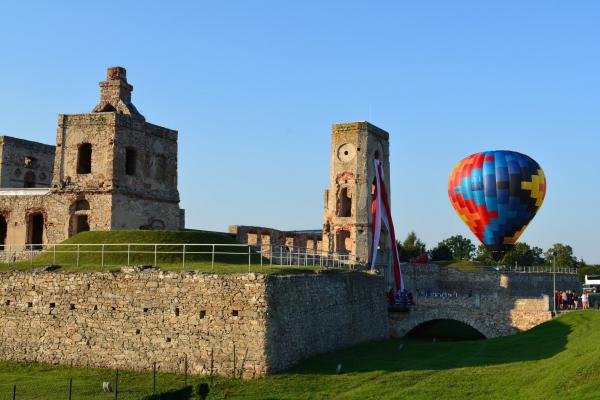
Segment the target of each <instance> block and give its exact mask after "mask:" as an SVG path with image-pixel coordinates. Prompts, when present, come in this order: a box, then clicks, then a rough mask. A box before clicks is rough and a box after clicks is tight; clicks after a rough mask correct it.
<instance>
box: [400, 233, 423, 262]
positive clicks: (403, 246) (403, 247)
mask: <svg viewBox="0 0 600 400" xmlns="http://www.w3.org/2000/svg"><path fill="white" fill-rule="evenodd" d="M398 251H399V253H400V261H410V260H412V259H414V258H416V257H419V256H420V255H422V254H423V253H425V243H423V241H422V240H421V239H419V238H418V237H417V234H416V233H415V231H411V232H409V233H408V235H407V236H406V239H404V241H403V242H398Z"/></svg>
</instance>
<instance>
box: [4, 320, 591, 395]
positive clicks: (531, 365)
mask: <svg viewBox="0 0 600 400" xmlns="http://www.w3.org/2000/svg"><path fill="white" fill-rule="evenodd" d="M599 331H600V313H599V312H596V311H579V312H573V313H569V314H567V315H564V316H561V317H559V318H556V319H554V320H552V321H549V322H547V323H545V324H542V325H540V326H538V327H536V328H534V329H532V330H530V331H528V332H525V333H521V334H518V335H514V336H510V337H504V338H497V339H490V340H477V341H463V342H436V343H433V342H431V341H423V340H408V339H404V340H387V341H383V342H377V343H370V344H365V345H361V346H357V347H354V348H351V349H348V350H344V351H339V352H336V353H331V354H326V355H322V356H319V357H316V358H313V359H310V360H307V361H306V362H304V363H303V364H301V365H300V366H298V367H297V368H295V369H293V370H291V371H288V372H285V373H281V374H277V375H273V376H269V377H266V378H262V379H256V380H251V381H242V380H236V379H217V380H216V381H215V384H214V385H213V386H211V395H210V396H209V399H226V398H227V399H237V398H240V399H241V398H244V399H303V400H304V399H357V400H358V399H361V400H362V399H423V400H424V399H435V400H438V399H460V400H464V399H527V400H530V399H533V400H535V399H540V400H541V399H544V400H546V399H565V398H566V399H578V400H579V399H597V398H599V397H600V395H599V394H598V389H597V381H598V378H599V377H600V336H598V334H597V332H599ZM338 363H342V370H343V373H342V374H341V375H336V374H335V368H336V365H337V364H338ZM69 376H73V377H74V378H75V380H74V388H76V390H74V398H77V399H81V400H93V399H94V400H95V399H104V398H107V396H106V395H105V394H102V393H100V384H101V382H102V380H107V381H108V380H111V379H112V377H113V373H112V372H111V371H108V370H100V369H80V368H69V367H50V366H45V365H39V364H26V363H13V362H5V363H0V398H8V395H9V394H12V384H13V383H14V382H18V384H19V385H20V386H21V387H22V388H23V389H22V390H21V396H20V397H19V396H17V398H18V399H22V400H24V399H46V398H58V396H59V394H60V393H63V392H65V390H66V389H67V388H68V378H69ZM123 376H124V378H123V379H124V381H123V382H122V384H121V385H120V386H119V387H120V391H121V390H123V391H124V392H123V397H121V396H119V398H122V399H139V398H141V397H142V396H143V395H145V394H147V393H149V390H150V388H151V373H133V372H127V373H124V375H123ZM207 381H208V380H207V378H203V377H194V378H193V379H191V383H192V384H194V385H196V384H197V383H199V382H207ZM182 385H183V377H182V376H181V375H179V376H176V375H172V374H171V375H169V374H161V375H160V376H159V389H160V390H169V389H172V390H174V389H176V388H178V387H179V388H180V387H181V386H182ZM33 393H36V394H33ZM186 393H187V392H186V391H184V390H182V391H181V392H180V393H179V395H178V396H176V397H167V396H164V397H162V398H163V399H167V398H177V399H192V398H195V397H190V396H189V395H188V394H186ZM2 396H4V397H2ZM61 398H62V396H61ZM65 398H66V397H65ZM159 398H161V397H159Z"/></svg>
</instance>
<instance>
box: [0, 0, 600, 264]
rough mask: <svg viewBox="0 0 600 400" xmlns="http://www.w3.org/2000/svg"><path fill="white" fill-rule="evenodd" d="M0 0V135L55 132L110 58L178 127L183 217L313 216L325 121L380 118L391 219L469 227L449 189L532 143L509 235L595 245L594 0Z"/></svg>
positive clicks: (291, 223)
mask: <svg viewBox="0 0 600 400" xmlns="http://www.w3.org/2000/svg"><path fill="white" fill-rule="evenodd" d="M84 3H88V2H81V1H80V2H63V1H56V2H48V1H40V2H38V3H33V2H26V1H22V2H10V3H6V4H3V6H2V8H1V10H0V81H1V83H2V86H1V87H2V89H1V91H0V110H1V111H0V117H1V118H0V132H1V133H3V134H7V135H12V136H17V137H23V138H28V139H33V140H38V141H42V142H46V143H54V140H55V135H56V115H57V114H58V113H78V112H88V111H91V109H92V108H93V107H94V105H95V104H96V102H97V99H98V86H97V82H98V81H100V80H103V79H104V77H105V69H106V67H108V66H114V65H121V66H124V67H126V68H127V70H128V78H129V81H130V83H132V84H133V85H134V88H135V89H134V103H135V105H136V106H137V108H138V109H139V110H140V111H141V112H142V113H143V114H144V115H145V116H146V118H147V120H148V121H150V122H153V123H156V124H160V125H164V126H167V127H170V128H173V129H177V130H179V135H180V136H179V147H180V152H179V189H180V192H181V197H182V206H183V207H184V208H185V209H186V216H187V225H188V226H189V227H193V228H203V229H214V230H225V229H226V228H227V226H228V225H230V224H257V225H265V226H273V227H276V228H282V229H303V228H319V227H321V225H322V221H321V217H322V215H321V214H322V208H323V204H322V200H323V190H324V189H325V188H326V186H327V183H328V173H329V146H330V134H331V133H330V128H331V125H332V124H333V123H336V122H344V121H355V120H369V121H370V122H372V123H374V124H376V125H378V126H380V127H382V128H384V129H386V130H388V131H389V132H390V134H391V138H390V142H391V148H390V152H391V175H392V176H391V180H392V208H393V215H394V218H395V223H396V226H397V231H399V236H400V237H404V236H405V235H406V234H407V232H408V231H410V230H413V229H414V230H415V231H416V232H417V234H418V235H419V236H421V237H422V238H423V239H424V240H425V241H426V243H427V244H428V245H429V246H432V245H435V244H436V243H437V242H438V241H439V240H441V239H444V238H445V237H448V236H450V235H453V234H457V233H460V234H463V235H465V236H468V237H470V238H472V239H474V240H475V237H474V236H473V235H472V234H471V233H470V231H469V230H468V229H467V227H466V226H465V225H464V224H463V223H462V221H460V219H459V218H458V217H457V216H456V214H455V213H454V210H453V209H452V207H451V205H450V203H449V201H448V198H447V194H446V187H447V186H446V181H447V178H448V175H449V173H450V171H451V169H452V167H453V166H454V165H455V164H456V163H457V162H458V161H459V160H461V159H462V158H463V157H465V156H467V155H469V154H471V153H474V152H478V151H482V150H491V149H512V150H517V151H520V152H523V153H526V154H528V155H530V156H531V157H533V158H534V159H535V160H537V161H538V162H539V163H540V164H541V166H542V167H543V168H544V170H545V172H546V175H547V177H548V192H547V197H546V201H545V202H544V205H543V206H542V208H541V210H540V212H539V213H538V215H537V216H536V218H535V219H534V221H533V222H532V223H531V225H530V226H529V228H528V229H527V231H526V232H525V234H524V235H523V236H522V240H523V241H526V242H528V243H530V244H533V245H538V246H541V247H543V248H547V247H548V246H550V245H551V244H552V243H555V242H564V243H568V244H571V245H572V246H573V248H574V249H575V253H576V255H577V256H578V257H583V258H584V259H585V260H586V261H588V262H595V263H599V262H600V250H599V248H600V245H599V244H600V242H599V239H600V206H598V202H599V197H600V185H599V183H600V180H599V179H598V175H599V172H600V158H599V155H598V153H599V150H600V144H599V133H600V112H599V109H600V54H599V49H600V47H599V43H600V23H599V22H598V21H600V2H597V1H577V2H565V1H502V2H495V3H496V4H494V5H492V4H490V3H491V2H482V1H419V2H417V1H412V2H408V1H390V2H378V3H377V2H372V1H371V2H366V1H365V2H351V1H339V2H333V1H331V2H324V1H315V2H311V1H302V2H294V4H292V2H286V1H273V2H263V1H227V2H217V1H211V2H200V1H196V2H190V3H187V4H186V3H184V2H169V3H173V4H175V3H177V4H178V5H177V6H175V5H171V4H167V3H168V2H156V3H154V4H151V3H148V4H147V5H143V6H142V5H141V4H142V3H141V2H134V1H119V2H95V3H93V5H92V3H89V4H84Z"/></svg>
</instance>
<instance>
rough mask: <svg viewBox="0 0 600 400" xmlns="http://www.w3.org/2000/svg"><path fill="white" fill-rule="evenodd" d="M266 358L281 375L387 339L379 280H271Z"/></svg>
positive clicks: (339, 276)
mask: <svg viewBox="0 0 600 400" xmlns="http://www.w3.org/2000/svg"><path fill="white" fill-rule="evenodd" d="M270 282H271V283H272V284H270V285H269V286H268V288H267V299H268V304H269V314H268V317H267V344H268V347H267V359H268V361H269V368H270V372H274V371H280V370H282V369H285V368H286V367H288V366H289V365H293V364H296V363H297V362H298V361H300V360H301V359H303V358H307V357H310V356H312V355H315V354H319V353H324V352H329V351H332V350H333V349H339V348H344V347H350V346H352V345H355V344H357V343H361V342H365V341H370V340H381V339H386V338H388V337H389V331H388V321H387V305H386V300H385V296H384V293H385V287H384V285H383V279H382V278H381V277H379V276H374V275H369V274H365V273H332V274H331V275H326V277H324V276H323V275H303V276H287V277H273V278H271V279H270Z"/></svg>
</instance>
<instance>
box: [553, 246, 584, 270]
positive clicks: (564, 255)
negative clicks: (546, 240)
mask: <svg viewBox="0 0 600 400" xmlns="http://www.w3.org/2000/svg"><path fill="white" fill-rule="evenodd" d="M554 254H556V266H557V267H563V268H572V267H577V265H578V262H577V258H575V257H574V256H573V248H572V247H571V246H569V245H565V244H562V243H555V244H554V245H552V247H550V248H549V249H548V250H547V251H546V254H545V257H546V261H547V262H548V263H552V262H553V260H554Z"/></svg>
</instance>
